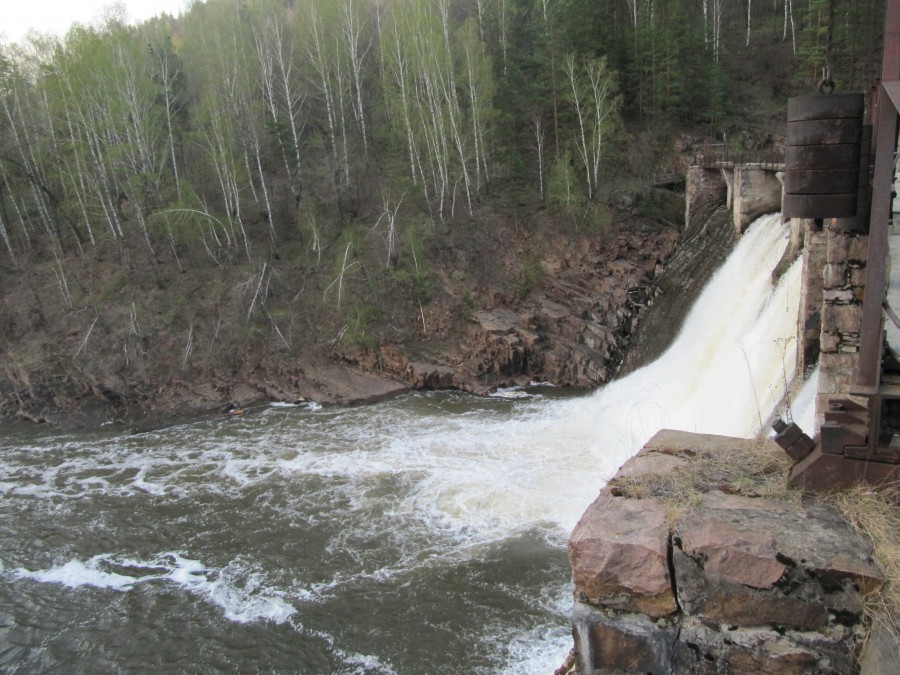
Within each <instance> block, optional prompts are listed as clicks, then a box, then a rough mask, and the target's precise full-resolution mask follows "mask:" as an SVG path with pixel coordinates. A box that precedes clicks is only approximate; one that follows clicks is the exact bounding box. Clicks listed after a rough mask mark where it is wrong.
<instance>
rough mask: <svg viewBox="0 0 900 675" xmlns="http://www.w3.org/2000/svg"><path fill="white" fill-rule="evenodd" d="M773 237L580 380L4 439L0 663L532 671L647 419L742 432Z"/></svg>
mask: <svg viewBox="0 0 900 675" xmlns="http://www.w3.org/2000/svg"><path fill="white" fill-rule="evenodd" d="M785 244H786V231H785V230H784V228H783V227H782V226H781V225H780V221H779V219H778V216H772V217H767V218H763V219H761V220H760V221H757V223H755V224H754V225H753V226H752V227H751V228H750V229H749V230H748V232H747V234H746V235H745V236H744V238H743V239H742V240H741V242H740V243H739V245H738V246H737V247H736V249H735V252H734V253H733V254H732V256H731V257H730V258H729V260H728V261H727V262H726V264H725V266H724V267H723V268H722V270H720V272H719V273H717V275H716V276H715V277H714V279H713V280H712V281H711V282H710V285H709V286H708V287H707V289H706V290H705V291H704V293H703V295H702V296H701V298H700V300H699V301H698V303H697V305H696V306H695V308H694V309H693V310H692V312H691V315H690V316H689V317H688V319H687V321H686V324H685V328H684V329H683V331H682V334H681V336H679V338H678V340H677V341H676V342H675V343H674V344H673V345H672V347H671V348H670V349H669V351H668V352H667V353H666V354H665V355H664V356H663V357H661V358H660V360H658V361H657V362H655V363H654V364H651V365H650V366H648V367H646V368H644V369H642V370H639V371H637V372H635V373H633V374H632V375H630V376H629V377H627V378H624V379H623V380H621V381H618V382H615V383H613V384H611V385H609V386H607V387H605V388H604V389H601V390H599V391H597V392H593V393H590V394H578V393H576V392H566V391H561V390H557V389H554V388H552V387H545V386H534V387H529V388H526V389H521V390H520V389H512V390H505V391H500V392H498V393H497V394H496V395H495V396H493V397H488V398H478V397H474V396H469V395H465V394H460V393H455V392H428V393H415V394H410V395H406V396H402V397H399V398H397V399H393V400H390V401H385V402H381V403H377V404H373V405H369V406H363V407H353V408H343V407H325V408H322V407H319V406H315V405H300V406H285V405H270V406H265V407H260V408H255V409H252V410H250V411H248V412H247V413H245V414H243V415H239V416H231V417H224V416H223V417H220V418H215V419H206V420H200V421H197V422H194V423H192V424H186V425H182V426H177V427H172V428H168V429H164V430H161V431H155V432H151V433H144V434H137V435H131V434H129V433H128V432H127V431H125V430H122V429H116V428H102V429H99V430H96V431H93V432H85V433H79V434H57V433H53V431H52V430H51V431H47V430H45V429H41V428H37V427H26V426H23V427H17V426H8V427H6V428H4V429H3V431H2V433H0V670H2V671H4V672H27V673H33V672H65V673H73V672H74V673H81V672H84V673H88V672H90V673H128V672H185V673H213V672H277V673H294V672H296V673H417V674H419V673H551V672H552V671H553V669H554V668H555V667H557V666H558V665H559V664H560V663H561V662H562V661H563V659H564V657H565V655H566V653H567V652H568V650H569V647H570V646H571V635H570V628H569V621H568V612H569V609H570V607H571V585H570V583H569V567H568V562H567V558H566V553H565V541H566V538H567V536H568V533H569V531H570V530H571V528H572V527H573V526H574V524H575V522H576V521H577V519H578V517H579V516H580V514H581V513H582V512H583V510H584V509H585V507H586V506H587V505H588V504H589V503H590V501H591V500H592V499H593V498H594V496H595V495H596V493H597V491H598V489H599V488H600V487H601V486H602V485H603V483H604V481H605V480H607V479H608V478H609V477H610V476H611V475H612V474H613V473H615V471H616V469H617V468H618V467H619V466H620V465H621V464H622V462H624V461H625V459H627V457H629V456H630V455H631V454H633V453H634V452H635V451H636V450H637V449H638V448H639V447H640V446H641V445H642V444H643V443H644V442H645V441H646V440H647V439H649V437H650V436H651V435H652V434H653V433H654V432H655V431H656V430H657V429H659V428H661V427H670V428H679V429H686V430H691V431H705V432H711V433H725V434H732V435H737V436H750V435H753V434H755V433H757V432H758V431H759V429H760V427H761V422H762V421H763V420H765V418H766V417H767V416H768V414H769V412H770V411H771V410H772V409H773V407H774V406H775V405H776V401H777V400H778V399H779V398H780V392H781V391H782V390H783V387H784V385H785V384H786V382H787V380H789V379H790V378H791V377H793V368H794V365H793V363H794V361H793V344H792V342H791V336H792V335H793V333H794V330H795V322H796V316H797V302H798V298H799V285H800V282H799V265H797V264H795V265H794V266H793V267H792V268H791V270H790V271H789V272H788V273H787V274H786V275H785V276H784V277H783V278H782V280H781V282H780V283H779V284H778V286H777V287H776V288H774V289H773V288H772V284H771V281H770V277H771V274H770V273H771V270H772V269H773V268H774V266H775V264H776V263H777V261H778V259H779V258H780V256H781V252H782V251H783V250H784V247H785ZM798 415H799V413H798Z"/></svg>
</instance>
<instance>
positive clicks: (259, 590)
mask: <svg viewBox="0 0 900 675" xmlns="http://www.w3.org/2000/svg"><path fill="white" fill-rule="evenodd" d="M10 576H11V577H12V579H14V580H28V581H34V582H37V583H44V584H61V585H63V586H66V587H68V588H72V589H77V588H81V587H84V586H90V587H93V588H101V589H106V590H112V591H119V592H127V591H131V590H134V589H135V588H136V587H138V586H140V585H142V584H147V583H160V582H163V583H171V584H174V585H175V586H178V587H180V588H182V589H184V590H185V591H187V592H188V593H190V594H192V595H194V596H197V597H200V598H203V599H204V600H206V601H208V602H211V603H213V604H214V605H216V606H218V607H219V608H220V609H221V611H222V614H223V616H224V617H225V618H226V619H228V620H229V621H236V622H238V623H249V622H254V621H272V622H274V623H283V622H284V621H287V619H288V618H290V617H291V616H292V615H293V614H294V613H295V612H296V610H295V608H294V607H293V606H292V605H291V604H290V602H288V601H286V600H285V599H284V595H285V594H284V592H283V591H282V590H279V589H273V588H271V587H270V586H268V585H267V584H266V580H265V575H264V574H262V573H261V572H258V571H254V570H253V569H251V568H250V567H248V566H246V565H244V564H241V563H240V562H238V561H233V562H231V563H229V564H228V565H226V566H225V567H222V568H218V569H216V568H210V567H208V566H206V565H204V564H203V563H202V562H200V561H199V560H194V559H191V558H187V557H185V556H183V555H182V554H180V553H175V552H166V553H160V554H159V555H157V556H155V557H154V558H152V559H151V560H136V559H132V558H130V557H128V556H123V555H115V554H106V553H104V554H100V555H95V556H93V557H91V558H89V559H87V560H69V561H66V562H65V563H62V564H61V565H56V566H54V567H50V568H49V569H45V570H33V571H32V570H28V569H26V568H24V567H19V568H17V569H14V570H12V571H11V573H10Z"/></svg>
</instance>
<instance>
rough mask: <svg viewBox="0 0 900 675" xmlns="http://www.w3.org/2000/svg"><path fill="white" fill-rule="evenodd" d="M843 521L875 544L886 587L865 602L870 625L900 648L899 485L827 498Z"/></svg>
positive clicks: (854, 490) (857, 488)
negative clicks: (888, 634)
mask: <svg viewBox="0 0 900 675" xmlns="http://www.w3.org/2000/svg"><path fill="white" fill-rule="evenodd" d="M826 501H828V502H830V503H832V504H834V505H835V506H836V507H837V508H838V509H840V511H841V513H842V514H843V516H844V518H845V519H846V520H847V521H848V522H849V523H850V524H851V525H853V527H855V528H856V529H857V530H859V531H860V532H861V533H863V534H864V535H865V536H867V537H868V538H869V539H871V540H872V544H873V545H874V547H875V561H876V563H877V564H878V566H879V567H880V568H881V571H882V574H884V578H885V583H884V585H883V586H882V587H881V588H880V589H879V590H878V591H876V592H875V593H871V594H869V595H868V596H867V597H866V599H865V611H866V615H867V616H868V618H869V621H870V625H872V626H874V625H877V624H880V625H881V626H882V627H883V628H884V629H885V630H887V631H888V632H889V633H890V634H891V636H892V637H893V640H894V642H895V644H898V645H900V483H895V484H893V485H891V486H887V487H879V488H878V489H877V491H876V490H873V489H871V488H869V487H867V486H864V485H858V486H855V487H854V488H852V489H850V490H845V491H844V492H841V493H838V494H836V495H833V496H831V497H828V498H827V499H826Z"/></svg>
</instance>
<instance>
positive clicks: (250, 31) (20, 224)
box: [0, 0, 884, 413]
mask: <svg viewBox="0 0 900 675" xmlns="http://www.w3.org/2000/svg"><path fill="white" fill-rule="evenodd" d="M883 4H884V3H883V0H864V1H863V0H859V1H854V0H755V1H753V0H244V1H239V0H208V1H207V2H205V3H204V2H199V1H197V2H195V3H194V4H193V5H192V7H191V8H190V9H189V10H188V11H186V13H185V14H184V15H183V16H181V17H180V18H178V19H175V18H172V17H166V16H163V17H159V18H157V19H155V20H152V21H149V22H146V23H144V24H142V25H139V26H132V25H128V24H127V23H125V22H123V20H122V18H121V17H117V16H116V15H115V12H112V13H111V15H110V16H109V17H108V18H107V19H106V20H105V21H104V22H103V23H102V24H100V25H96V26H91V27H86V26H75V27H73V28H72V29H71V30H70V31H69V32H68V33H67V34H66V36H65V38H64V39H62V40H56V39H53V38H49V37H41V36H32V37H31V38H29V39H28V40H26V41H24V42H23V43H20V44H2V45H0V106H2V111H0V238H2V243H0V248H2V251H0V280H2V285H3V289H2V302H3V304H2V306H0V311H2V315H0V320H2V324H3V325H2V326H0V353H2V354H3V356H4V359H3V360H4V362H5V364H4V369H5V373H3V374H2V377H3V382H2V389H3V394H4V396H5V397H6V401H7V404H6V408H5V411H6V412H7V413H9V412H22V411H23V410H26V409H29V406H30V405H32V403H34V405H37V403H38V402H40V403H41V405H45V404H46V402H47V401H48V400H52V399H53V396H54V395H55V394H54V387H55V386H56V385H54V384H53V383H54V382H57V383H62V384H59V386H60V387H62V386H63V384H64V385H65V386H66V387H68V388H69V390H79V391H80V390H81V389H84V390H85V392H86V393H85V395H86V396H95V397H100V398H103V397H105V398H106V399H108V400H109V401H110V402H112V403H117V404H118V403H120V402H121V401H122V400H123V399H126V398H128V396H129V394H128V392H129V391H132V390H136V389H139V388H141V387H143V390H144V394H142V395H143V396H144V397H145V398H146V397H150V398H152V394H150V393H147V392H151V391H156V392H157V393H158V392H159V387H158V386H156V383H158V382H161V381H165V382H171V381H172V379H173V378H184V379H191V378H194V379H197V378H203V377H207V379H209V374H210V373H211V372H212V371H214V370H215V371H216V372H218V373H219V376H220V377H221V385H219V389H220V390H221V392H220V393H222V395H225V392H233V389H232V388H231V384H229V383H228V382H227V381H226V380H227V379H228V376H227V375H226V373H232V375H233V374H234V373H236V372H238V371H239V370H241V369H247V368H249V369H251V370H252V369H254V368H256V367H257V366H259V367H260V368H262V366H260V365H259V364H260V363H262V362H263V361H265V359H269V358H274V357H273V356H272V355H278V356H277V358H276V361H277V362H280V363H281V362H285V361H291V360H298V359H299V361H300V362H311V361H313V360H315V358H317V355H319V354H325V353H328V354H332V355H341V354H346V353H351V352H352V353H357V354H358V353H360V352H363V351H366V350H369V349H372V348H374V347H376V346H379V345H383V344H386V343H396V344H400V345H405V346H404V347H403V348H404V349H405V350H406V351H407V352H409V353H419V352H423V351H424V352H427V351H428V350H429V349H432V348H434V347H433V345H432V344H431V343H433V342H435V341H438V340H440V339H448V338H450V337H453V336H454V335H455V334H454V332H453V331H454V330H457V331H458V330H459V328H458V326H459V325H461V324H464V323H465V321H466V320H467V319H468V317H469V316H470V315H471V313H472V312H473V311H476V310H478V309H479V308H482V307H490V306H497V305H498V304H503V303H507V304H515V303H517V302H520V301H522V300H523V299H524V298H525V297H527V296H528V295H529V294H530V293H532V292H534V291H535V289H536V288H539V287H540V284H541V282H542V279H543V278H544V277H545V276H546V275H548V274H552V273H553V271H554V265H553V264H547V256H548V254H549V253H552V254H554V255H557V256H561V252H562V251H564V250H565V249H566V247H567V246H568V245H569V244H570V243H572V242H575V241H576V240H579V239H580V238H584V237H588V238H590V239H592V240H594V241H601V242H602V241H604V240H606V242H607V244H606V245H607V250H606V254H607V255H608V257H609V258H610V259H615V258H617V257H621V256H623V255H624V252H623V251H620V250H618V249H617V246H619V243H618V242H621V241H623V237H624V236H625V234H627V231H628V229H629V228H630V227H632V226H633V225H634V223H636V222H639V221H640V222H643V223H644V224H645V225H646V224H647V222H651V221H652V222H653V223H656V224H657V225H660V226H666V227H668V226H671V225H676V226H677V223H672V222H671V219H670V218H667V217H665V216H663V215H661V214H660V212H659V210H658V208H657V207H658V202H657V201H655V200H653V199H649V200H644V201H643V204H644V206H643V207H641V208H643V210H641V208H638V206H634V205H635V204H638V205H639V204H640V202H639V200H637V199H635V198H634V195H635V194H636V193H639V192H640V190H641V188H642V186H643V185H644V184H645V182H646V180H645V179H646V178H647V177H648V176H650V175H652V174H654V173H657V172H666V171H672V170H679V169H681V168H682V161H683V157H680V156H679V152H681V153H682V154H684V153H689V152H690V151H691V144H692V143H696V142H699V141H698V140H697V139H706V140H707V141H708V142H718V143H725V144H729V145H735V146H737V147H736V149H741V150H750V151H765V152H771V151H777V150H778V143H777V139H778V136H779V133H780V128H779V125H780V123H781V118H782V117H783V110H784V102H785V100H786V98H787V97H788V96H790V95H792V94H793V93H796V92H803V93H812V92H813V91H814V89H815V84H816V82H817V81H818V79H819V78H820V77H821V73H822V70H821V69H822V66H823V64H824V63H825V62H826V61H827V62H828V64H829V65H830V71H831V73H832V75H833V77H834V79H835V81H836V83H837V87H838V90H843V91H847V90H859V89H861V88H867V87H868V85H869V83H870V82H871V80H872V77H873V75H874V74H875V73H876V72H877V68H878V63H877V61H876V60H873V55H876V54H878V53H879V50H880V34H881V21H882V16H883ZM686 138H687V139H690V140H687V141H686V140H685V139H686ZM676 139H680V140H679V143H677V144H676V143H675V140H676ZM623 204H626V205H627V206H628V207H629V208H628V209H625V210H623V208H622V205H623ZM636 209H637V210H636ZM642 218H643V220H641V219H642ZM623 230H624V233H623ZM537 234H541V235H542V236H541V237H537V236H535V237H534V238H533V240H532V243H531V244H528V243H527V242H528V241H529V238H530V237H532V235H537ZM548 234H549V235H551V236H543V235H548ZM540 242H544V243H540ZM573 245H574V244H573ZM591 245H592V244H588V246H591ZM635 246H637V245H635ZM637 248H640V246H637ZM562 257H563V258H564V257H565V256H562ZM653 262H654V261H650V263H648V264H650V269H652V267H653ZM435 317H437V318H435ZM435 322H437V323H439V324H440V325H441V327H440V328H439V327H436V326H435V325H434V324H435ZM454 326H456V328H454ZM456 337H458V335H457V336H456ZM304 359H305V361H304ZM267 363H268V365H266V366H265V368H264V369H271V368H272V367H273V366H272V364H271V363H269V362H267ZM266 372H269V370H266ZM54 378H56V379H54ZM136 378H137V379H136ZM38 381H40V382H43V383H44V384H43V385H40V386H39V385H38ZM85 383H87V384H85ZM139 385H140V386H139ZM79 388H80V389H79ZM41 392H43V393H41ZM57 393H58V392H57ZM72 396H74V395H73V394H71V391H70V395H69V397H70V398H71V397H72ZM76 398H77V397H76ZM213 398H214V397H210V399H211V400H212V399H213ZM132 403H133V401H132Z"/></svg>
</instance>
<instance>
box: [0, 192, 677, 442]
mask: <svg viewBox="0 0 900 675" xmlns="http://www.w3.org/2000/svg"><path fill="white" fill-rule="evenodd" d="M682 203H683V198H682V197H681V196H680V195H678V194H676V193H667V192H665V191H659V190H656V191H651V192H647V193H635V194H633V195H631V196H629V197H628V199H623V200H622V203H621V204H619V206H618V207H616V208H615V209H610V210H609V213H610V221H609V222H608V223H607V225H605V226H604V227H603V228H600V229H597V228H588V229H584V228H582V227H579V226H578V225H577V224H576V223H568V224H566V223H564V222H563V223H561V222H559V221H558V220H557V219H556V218H555V217H554V216H553V215H551V214H550V213H549V212H548V211H547V210H545V209H543V208H540V207H539V206H538V207H534V206H504V205H502V204H500V205H494V207H492V210H487V209H486V210H484V211H483V212H482V213H481V217H482V218H485V219H488V218H489V219H490V221H491V227H490V228H483V229H482V230H479V229H478V228H477V227H475V228H474V229H473V226H467V228H466V229H467V230H468V231H475V232H480V234H479V236H477V237H472V238H469V239H464V238H462V237H459V236H456V234H454V231H453V230H452V229H450V224H447V226H445V227H438V226H435V230H434V232H433V237H432V238H431V239H428V240H427V241H426V242H425V243H427V244H428V245H429V246H431V247H432V248H431V249H430V250H428V251H427V256H426V255H425V254H423V256H422V257H423V260H424V259H426V258H427V259H428V260H430V261H431V263H430V267H429V268H428V270H427V273H426V272H425V271H423V274H422V278H421V279H420V280H419V282H416V283H420V282H421V283H422V284H424V285H425V286H427V297H426V296H416V295H413V297H412V298H410V296H409V295H407V294H405V292H403V289H404V288H406V286H404V285H403V284H406V283H407V282H406V281H404V280H402V279H400V277H397V278H396V279H395V280H394V281H391V280H390V278H389V277H386V278H385V279H384V281H383V283H384V284H385V285H384V286H383V287H380V288H379V289H378V292H377V293H376V292H369V291H365V288H362V287H361V285H365V283H367V282H366V281H365V279H362V278H357V279H354V278H353V277H352V275H350V274H348V275H347V278H346V279H345V280H344V281H345V283H346V288H345V289H344V296H343V297H342V298H340V299H339V298H338V296H336V295H335V291H334V288H333V287H329V286H327V285H325V283H324V282H325V281H327V280H328V278H329V277H328V276H327V274H325V272H326V271H325V270H320V271H319V272H318V273H317V276H312V277H306V278H303V276H299V277H298V276H297V275H298V271H299V270H298V268H297V267H296V265H295V261H294V260H293V259H292V258H291V257H290V256H288V255H286V254H287V251H282V252H280V253H273V254H271V255H269V257H268V258H266V259H255V260H252V261H242V260H231V261H228V262H224V263H222V264H216V263H214V262H213V261H211V260H209V259H205V258H204V257H196V256H193V257H191V256H184V255H183V256H182V257H181V258H179V259H175V257H174V255H173V254H172V253H171V252H167V251H166V250H165V249H160V250H158V251H157V255H156V256H155V257H152V256H147V257H146V259H145V258H143V257H142V258H140V259H136V258H129V259H127V260H124V259H122V258H121V255H120V253H119V252H118V251H117V250H116V249H115V248H113V247H112V246H110V247H107V248H103V247H99V248H98V250H97V254H96V256H90V255H83V256H82V255H73V256H69V257H59V258H54V257H50V258H49V259H41V257H40V256H39V255H38V254H35V257H34V259H33V260H32V261H30V262H29V265H28V266H27V267H26V266H22V267H20V268H17V269H15V270H13V269H12V268H4V269H0V274H2V277H3V282H4V283H3V285H2V290H0V316H2V317H3V321H2V322H0V358H2V362H3V367H2V368H0V418H5V419H24V420H30V421H33V422H37V423H47V424H53V425H57V426H61V427H82V428H89V427H93V426H97V425H99V424H102V423H106V422H117V423H122V424H128V425H132V426H136V427H146V426H153V425H157V424H164V423H166V421H167V420H171V419H179V418H183V417H189V416H193V415H198V414H207V413H210V412H215V411H218V410H221V409H222V408H224V406H226V405H228V404H230V403H235V404H237V405H247V404H251V403H253V402H256V401H279V402H287V403H294V402H297V401H312V402H316V403H322V404H327V403H340V404H356V403H363V402H371V401H375V400H379V399H381V398H383V397H385V396H391V395H395V394H397V393H399V392H402V391H408V390H412V389H443V388H453V389H459V390H462V391H467V392H472V393H476V394H486V393H488V392H490V391H491V390H493V389H495V388H497V387H500V386H510V385H521V384H527V383H528V382H531V381H541V382H548V383H552V384H556V385H561V386H575V387H586V388H592V387H597V386H600V385H602V384H603V383H605V382H607V381H608V380H609V379H610V378H612V377H613V375H614V374H615V372H616V371H617V369H618V367H619V364H620V363H621V362H622V359H623V358H624V354H625V353H626V351H627V349H628V346H629V344H630V342H631V340H632V337H633V335H634V333H635V329H636V326H637V325H638V323H639V322H640V320H641V317H642V315H643V312H644V310H645V309H646V307H647V306H649V305H650V304H652V303H653V301H654V298H655V295H656V294H657V293H658V292H659V285H658V284H659V280H660V278H661V275H662V273H663V272H664V270H665V269H666V266H667V263H668V261H669V259H670V258H671V256H672V254H673V252H674V251H675V250H676V248H677V246H678V244H679V242H680V241H681V236H682V233H681V228H680V227H679V226H678V224H677V223H678V219H679V218H680V216H681V208H682ZM448 244H449V245H450V247H449V248H448ZM136 249H137V250H140V249H139V247H136ZM307 254H308V252H307ZM362 260H363V259H362V258H360V259H359V260H358V261H357V262H360V264H361V261H362ZM3 264H8V263H5V262H4V263H3ZM369 276H372V275H369ZM368 283H371V280H370V282H368ZM392 284H393V285H394V286H393V287H394V288H395V290H396V292H395V293H393V294H392V292H391V288H392ZM397 284H400V285H399V286H397ZM357 287H360V288H359V289H358V288H357ZM357 291H359V293H360V294H361V295H359V296H355V295H354V293H356V292H357ZM415 297H420V300H419V301H415ZM363 298H364V299H363ZM410 299H412V300H413V303H412V304H410ZM338 302H340V303H342V304H338ZM338 308H339V311H338Z"/></svg>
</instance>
